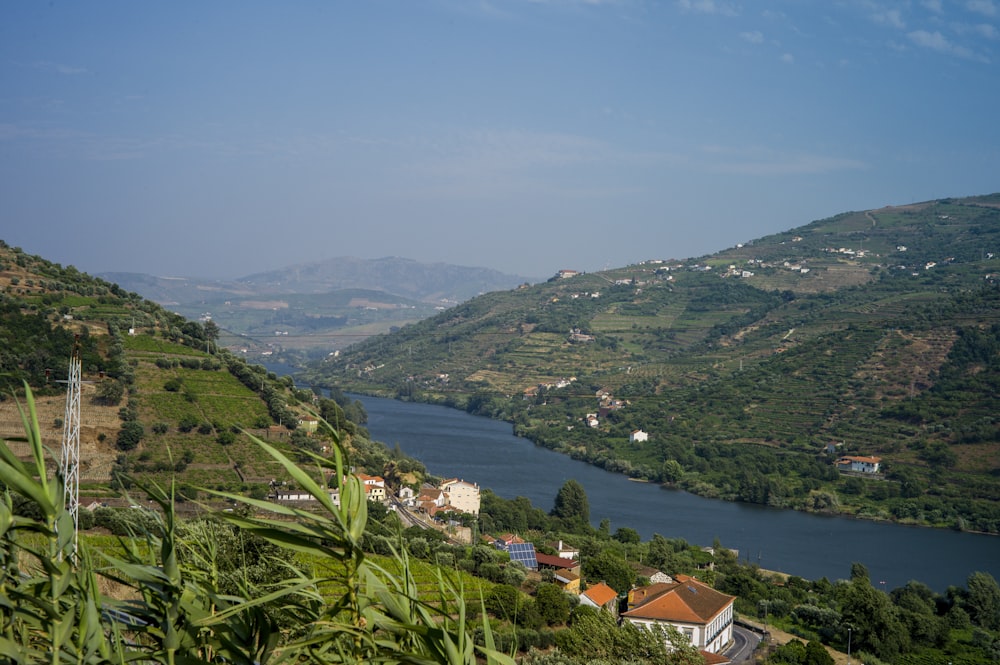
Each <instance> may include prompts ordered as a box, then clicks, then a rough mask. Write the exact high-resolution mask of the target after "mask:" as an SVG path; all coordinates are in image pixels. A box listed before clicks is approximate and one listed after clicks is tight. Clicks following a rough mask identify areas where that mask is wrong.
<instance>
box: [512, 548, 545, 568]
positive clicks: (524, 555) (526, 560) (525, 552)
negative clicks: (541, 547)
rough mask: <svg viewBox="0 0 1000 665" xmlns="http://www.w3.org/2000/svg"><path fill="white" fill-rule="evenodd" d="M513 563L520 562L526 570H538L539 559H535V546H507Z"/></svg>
mask: <svg viewBox="0 0 1000 665" xmlns="http://www.w3.org/2000/svg"><path fill="white" fill-rule="evenodd" d="M507 552H509V553H510V560H511V561H520V562H521V563H523V564H524V567H525V568H529V569H531V570H537V569H538V559H536V558H535V546H534V545H533V544H532V543H511V544H510V545H508V546H507Z"/></svg>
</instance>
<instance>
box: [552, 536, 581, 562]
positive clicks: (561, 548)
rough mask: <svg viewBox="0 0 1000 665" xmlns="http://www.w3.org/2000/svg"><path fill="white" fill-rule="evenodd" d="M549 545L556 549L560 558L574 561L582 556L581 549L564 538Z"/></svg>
mask: <svg viewBox="0 0 1000 665" xmlns="http://www.w3.org/2000/svg"><path fill="white" fill-rule="evenodd" d="M549 546H550V547H552V549H554V550H555V551H556V554H557V555H559V558H560V559H567V560H569V561H574V560H576V559H579V558H580V550H579V549H578V548H576V547H573V546H572V545H570V544H569V543H566V542H564V541H562V540H559V541H556V542H554V543H549Z"/></svg>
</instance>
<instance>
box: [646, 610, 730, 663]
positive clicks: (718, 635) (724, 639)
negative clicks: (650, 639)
mask: <svg viewBox="0 0 1000 665" xmlns="http://www.w3.org/2000/svg"><path fill="white" fill-rule="evenodd" d="M629 621H631V622H632V623H634V624H635V625H637V626H639V627H640V628H645V629H646V630H651V629H652V627H653V626H654V625H657V624H668V625H671V626H673V627H674V628H676V629H677V631H678V632H679V633H680V634H681V635H684V636H685V637H687V638H688V640H690V641H691V644H693V645H694V646H695V647H696V648H698V649H700V650H702V651H709V652H711V653H719V652H720V651H722V649H723V648H725V646H726V645H727V644H729V642H730V641H731V640H732V639H733V604H732V603H730V604H729V605H728V606H727V607H726V608H725V609H724V610H722V611H721V612H719V613H718V614H717V615H716V616H715V618H713V619H712V621H711V622H709V623H708V624H705V625H703V624H697V623H682V622H679V621H669V622H667V621H663V622H660V621H655V620H653V619H640V618H636V617H629Z"/></svg>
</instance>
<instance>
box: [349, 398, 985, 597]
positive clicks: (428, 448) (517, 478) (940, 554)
mask: <svg viewBox="0 0 1000 665" xmlns="http://www.w3.org/2000/svg"><path fill="white" fill-rule="evenodd" d="M355 397H356V398H357V399H360V400H361V401H362V403H363V404H364V405H365V408H366V409H367V410H368V425H367V427H368V430H369V431H370V432H371V434H372V437H373V438H374V439H376V440H378V441H382V442H383V443H385V444H387V445H388V446H390V447H392V446H394V445H396V444H399V447H400V448H401V449H402V450H403V452H405V453H406V454H407V455H409V456H411V457H415V458H417V459H419V460H420V461H421V462H423V463H424V464H425V465H426V466H427V469H428V471H430V473H432V474H434V475H436V476H440V477H458V478H463V479H465V480H467V481H470V482H475V483H478V484H479V486H480V487H483V488H489V489H491V490H493V491H494V492H495V493H496V494H498V495H499V496H502V497H505V498H514V497H517V496H524V497H527V498H528V499H530V500H531V503H532V504H534V505H535V506H537V507H539V508H541V509H543V510H545V511H548V510H551V508H552V505H553V502H554V500H555V496H556V493H557V492H558V491H559V488H560V487H561V486H562V484H563V483H564V482H565V481H566V480H568V479H570V478H575V479H576V480H578V481H579V482H580V483H581V484H582V485H583V487H584V489H585V490H586V492H587V498H588V500H589V502H590V517H591V520H592V522H593V523H594V525H595V526H596V525H597V524H599V523H600V521H601V520H602V519H605V518H607V519H609V520H611V528H612V531H613V530H614V529H617V528H618V527H621V526H627V527H631V528H633V529H635V530H637V531H638V532H639V533H640V534H642V535H643V537H644V538H649V537H650V536H652V535H653V534H654V533H659V534H661V535H663V536H666V537H668V538H674V537H680V538H684V539H685V540H687V541H688V542H690V543H693V544H697V545H711V544H712V543H713V541H714V540H715V539H716V538H718V539H719V540H720V541H721V543H722V544H723V545H724V546H726V547H730V548H733V549H737V550H739V552H740V558H742V559H748V560H750V561H753V562H759V563H760V565H761V566H763V567H764V568H770V569H774V570H782V571H785V572H788V573H791V574H794V575H799V576H801V577H805V578H807V579H817V578H820V577H827V578H829V579H831V580H834V579H841V578H847V577H849V575H850V570H851V563H853V562H860V563H863V564H864V565H865V566H867V567H868V570H869V572H870V573H871V578H872V582H873V583H874V584H879V583H884V586H885V588H886V589H887V590H889V589H893V588H896V587H899V586H902V585H904V584H906V582H908V581H910V580H912V579H915V580H920V581H921V582H924V583H925V584H927V585H929V586H930V587H931V588H933V589H935V590H937V591H942V592H943V591H944V590H945V589H946V588H947V587H948V586H949V585H962V586H964V585H965V581H966V578H967V577H968V575H969V574H970V573H972V572H975V571H977V570H981V571H986V572H989V573H990V574H992V575H993V576H994V577H996V578H998V579H1000V537H996V536H983V535H975V534H968V533H958V532H954V531H943V530H936V529H923V528H915V527H905V526H899V525H895V524H883V523H873V522H865V521H858V520H850V519H846V518H839V517H823V516H817V515H808V514H805V513H797V512H794V511H786V510H776V509H771V508H766V507H763V506H753V505H749V504H739V503H727V502H724V501H715V500H711V499H704V498H701V497H697V496H694V495H691V494H688V493H686V492H680V491H671V490H665V489H662V488H660V486H658V485H655V484H649V483H637V482H632V481H630V480H628V478H626V477H625V476H621V475H618V474H612V473H608V472H606V471H603V470H601V469H598V468H596V467H594V466H591V465H589V464H586V463H584V462H579V461H576V460H573V459H571V458H569V457H567V456H565V455H561V454H559V453H555V452H552V451H550V450H547V449H545V448H541V447H539V446H536V445H534V444H533V443H531V442H530V441H528V440H527V439H523V438H520V437H516V436H514V435H513V430H512V428H511V426H510V425H509V424H507V423H502V422H498V421H494V420H490V419H488V418H481V417H478V416H472V415H469V414H467V413H464V412H462V411H457V410H455V409H449V408H446V407H442V406H433V405H427V404H413V403H407V402H397V401H395V400H387V399H379V398H371V397H363V396H355Z"/></svg>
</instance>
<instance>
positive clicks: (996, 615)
mask: <svg viewBox="0 0 1000 665" xmlns="http://www.w3.org/2000/svg"><path fill="white" fill-rule="evenodd" d="M966 586H967V587H968V590H969V592H968V595H967V596H966V607H967V608H968V611H969V615H970V616H971V618H972V623H974V624H975V625H977V626H979V627H980V628H983V629H985V630H994V631H995V630H1000V587H998V586H997V581H996V580H995V579H993V576H992V575H990V574H989V573H983V572H975V573H972V574H971V575H969V579H968V581H967V582H966Z"/></svg>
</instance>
